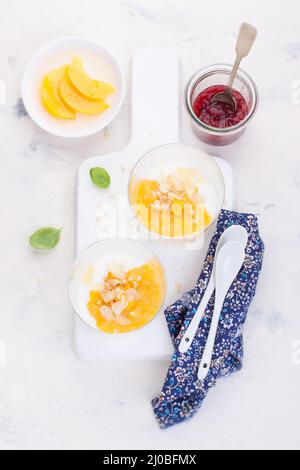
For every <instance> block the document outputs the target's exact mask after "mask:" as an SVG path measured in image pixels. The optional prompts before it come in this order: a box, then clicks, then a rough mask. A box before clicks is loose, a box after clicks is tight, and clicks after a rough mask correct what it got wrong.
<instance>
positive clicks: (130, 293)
mask: <svg viewBox="0 0 300 470" xmlns="http://www.w3.org/2000/svg"><path fill="white" fill-rule="evenodd" d="M125 298H126V301H127V302H135V301H137V300H140V298H141V296H140V294H139V293H138V291H137V290H136V289H134V288H132V289H128V290H127V291H126V292H125Z"/></svg>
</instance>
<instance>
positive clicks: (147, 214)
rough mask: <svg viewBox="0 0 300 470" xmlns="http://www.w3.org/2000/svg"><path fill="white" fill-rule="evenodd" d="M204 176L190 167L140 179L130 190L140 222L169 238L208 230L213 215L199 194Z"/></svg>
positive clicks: (133, 205)
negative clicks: (156, 177) (156, 176)
mask: <svg viewBox="0 0 300 470" xmlns="http://www.w3.org/2000/svg"><path fill="white" fill-rule="evenodd" d="M200 189H201V175H200V173H199V172H198V171H197V170H194V169H191V168H177V169H176V171H175V173H173V174H169V175H165V174H163V175H161V177H160V178H159V179H158V180H156V179H140V180H139V181H137V182H136V183H135V184H134V183H132V185H131V188H130V200H131V204H132V207H133V210H134V212H135V214H136V216H137V218H138V219H139V221H140V222H141V223H142V224H143V225H144V226H145V227H146V228H148V230H150V231H151V232H155V233H157V234H159V235H162V236H165V237H170V238H181V237H186V236H190V235H193V234H196V233H198V232H200V231H201V230H203V229H205V227H207V226H208V225H209V224H210V222H211V216H210V215H209V213H208V211H207V209H206V208H205V199H204V197H203V195H201V193H200Z"/></svg>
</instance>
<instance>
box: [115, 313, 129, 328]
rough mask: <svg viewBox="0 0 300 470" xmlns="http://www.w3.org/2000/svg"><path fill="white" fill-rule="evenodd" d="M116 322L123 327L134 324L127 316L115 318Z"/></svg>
mask: <svg viewBox="0 0 300 470" xmlns="http://www.w3.org/2000/svg"><path fill="white" fill-rule="evenodd" d="M115 322H116V323H118V325H121V326H129V325H131V323H132V322H131V321H130V320H129V318H127V317H126V316H125V315H119V316H118V317H115Z"/></svg>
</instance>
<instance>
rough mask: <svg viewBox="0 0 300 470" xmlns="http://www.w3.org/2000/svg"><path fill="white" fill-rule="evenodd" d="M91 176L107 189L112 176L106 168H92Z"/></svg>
mask: <svg viewBox="0 0 300 470" xmlns="http://www.w3.org/2000/svg"><path fill="white" fill-rule="evenodd" d="M90 176H91V180H92V181H93V183H94V184H95V185H96V186H98V188H101V189H107V188H109V186H110V176H109V174H108V173H107V171H106V170H105V169H104V168H100V167H95V168H91V170H90Z"/></svg>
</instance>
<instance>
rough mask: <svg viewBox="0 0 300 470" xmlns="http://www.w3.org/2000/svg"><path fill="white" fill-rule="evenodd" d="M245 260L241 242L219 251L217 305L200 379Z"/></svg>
mask: <svg viewBox="0 0 300 470" xmlns="http://www.w3.org/2000/svg"><path fill="white" fill-rule="evenodd" d="M244 260H245V248H244V246H243V245H242V244H241V243H239V242H228V243H226V245H224V246H223V247H222V248H221V250H220V251H219V254H218V258H217V264H216V273H215V276H216V278H215V282H216V299H215V306H214V312H213V316H212V321H211V326H210V330H209V335H208V338H207V342H206V346H205V350H204V353H203V356H202V359H201V362H200V366H199V370H198V379H199V380H204V379H205V378H206V376H207V374H208V372H209V368H210V364H211V359H212V355H213V350H214V345H215V339H216V334H217V330H218V325H219V320H220V315H221V311H222V308H223V304H224V301H225V298H226V296H227V293H228V291H229V289H230V286H231V285H232V283H233V281H234V280H235V278H236V277H237V275H238V273H239V271H240V269H241V267H242V266H243V263H244Z"/></svg>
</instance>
